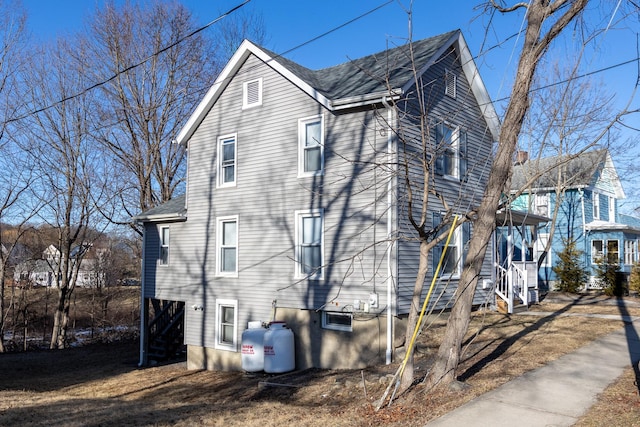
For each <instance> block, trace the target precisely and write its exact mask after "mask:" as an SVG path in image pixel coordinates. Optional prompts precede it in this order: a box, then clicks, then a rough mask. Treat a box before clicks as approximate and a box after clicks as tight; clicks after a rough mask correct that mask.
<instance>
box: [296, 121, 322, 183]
mask: <svg viewBox="0 0 640 427" xmlns="http://www.w3.org/2000/svg"><path fill="white" fill-rule="evenodd" d="M323 170H324V126H323V119H322V116H315V117H309V118H306V119H300V120H299V121H298V175H299V176H308V175H321V174H322V172H323Z"/></svg>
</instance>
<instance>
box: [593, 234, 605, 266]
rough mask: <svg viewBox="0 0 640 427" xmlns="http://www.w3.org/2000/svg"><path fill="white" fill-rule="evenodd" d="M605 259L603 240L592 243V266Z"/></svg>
mask: <svg viewBox="0 0 640 427" xmlns="http://www.w3.org/2000/svg"><path fill="white" fill-rule="evenodd" d="M602 258H604V242H603V241H602V240H592V241H591V264H597V263H598V262H599V261H600V260H601V259H602Z"/></svg>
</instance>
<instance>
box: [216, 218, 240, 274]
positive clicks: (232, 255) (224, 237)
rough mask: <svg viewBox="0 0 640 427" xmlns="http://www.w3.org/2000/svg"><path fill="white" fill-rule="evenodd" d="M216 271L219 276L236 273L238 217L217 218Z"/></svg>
mask: <svg viewBox="0 0 640 427" xmlns="http://www.w3.org/2000/svg"><path fill="white" fill-rule="evenodd" d="M217 222H218V226H217V239H216V244H217V247H218V250H217V254H218V258H217V263H216V264H217V273H218V275H220V276H236V275H237V274H238V217H237V216H234V217H227V218H218V220H217Z"/></svg>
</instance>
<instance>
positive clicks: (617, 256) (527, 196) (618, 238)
mask: <svg viewBox="0 0 640 427" xmlns="http://www.w3.org/2000/svg"><path fill="white" fill-rule="evenodd" d="M527 157H528V156H527V155H526V153H524V152H520V153H519V155H518V161H517V164H516V166H515V168H514V172H513V179H512V182H511V193H512V194H514V195H517V197H516V199H515V200H514V202H513V203H512V208H513V209H518V210H521V211H524V212H530V213H531V214H534V215H539V216H543V217H548V218H550V219H551V221H549V222H548V223H546V224H545V225H543V226H541V227H538V228H535V229H533V228H529V229H527V230H526V231H525V232H524V233H521V234H520V235H519V238H518V239H517V240H518V242H517V243H516V247H517V248H516V249H515V250H514V251H513V254H514V259H517V260H522V261H535V262H538V264H539V266H540V268H539V283H540V286H541V288H542V289H544V288H546V289H549V290H550V289H553V286H554V283H555V281H556V279H557V278H556V276H555V274H554V273H553V270H552V267H553V266H554V265H556V264H557V263H558V253H559V252H560V251H562V249H563V248H564V242H565V241H567V240H569V239H572V240H574V241H575V242H576V244H577V248H578V249H579V250H580V251H581V253H582V265H583V266H584V269H585V270H586V271H588V273H589V276H590V280H589V282H588V283H587V284H586V289H599V288H601V287H602V286H601V285H600V283H598V280H597V278H596V265H597V261H598V260H599V259H602V258H603V257H607V258H608V259H610V260H617V262H618V264H619V265H620V268H621V271H622V272H623V273H625V274H626V275H628V274H629V273H630V272H631V267H632V265H633V263H635V262H637V261H638V241H639V239H640V219H638V218H635V217H632V216H629V215H625V214H622V213H620V212H618V203H619V201H620V200H622V199H624V198H625V194H624V190H623V188H622V184H621V182H620V178H619V176H618V173H617V171H616V168H615V165H614V163H613V160H612V158H611V155H610V153H609V152H608V150H604V149H603V150H594V151H589V152H584V153H581V154H579V155H567V156H563V157H558V156H555V157H548V158H541V159H528V158H527ZM549 240H551V245H550V249H549V251H548V252H546V251H545V247H546V246H547V242H548V241H549ZM503 251H504V249H503Z"/></svg>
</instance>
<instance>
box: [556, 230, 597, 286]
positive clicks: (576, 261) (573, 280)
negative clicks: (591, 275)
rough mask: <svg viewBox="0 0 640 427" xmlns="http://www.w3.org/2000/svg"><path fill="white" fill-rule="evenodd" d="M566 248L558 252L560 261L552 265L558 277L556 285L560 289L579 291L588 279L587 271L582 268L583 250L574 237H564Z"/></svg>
mask: <svg viewBox="0 0 640 427" xmlns="http://www.w3.org/2000/svg"><path fill="white" fill-rule="evenodd" d="M563 243H564V248H563V249H562V251H561V252H559V253H558V258H560V261H559V262H558V264H556V265H555V266H553V267H552V270H553V272H554V273H555V274H556V276H557V277H558V284H557V285H556V286H557V288H558V290H559V291H562V292H571V293H577V292H578V291H579V290H580V289H581V288H582V287H583V286H584V284H585V282H586V281H587V278H588V275H587V272H586V271H585V270H584V269H583V268H582V265H581V264H580V259H581V258H582V251H580V250H579V249H578V248H577V247H576V241H575V240H573V239H563Z"/></svg>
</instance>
